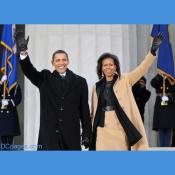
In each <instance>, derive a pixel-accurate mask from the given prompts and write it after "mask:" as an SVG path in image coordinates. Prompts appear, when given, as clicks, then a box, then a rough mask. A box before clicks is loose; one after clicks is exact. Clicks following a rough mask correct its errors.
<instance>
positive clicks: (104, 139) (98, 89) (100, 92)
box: [90, 34, 163, 150]
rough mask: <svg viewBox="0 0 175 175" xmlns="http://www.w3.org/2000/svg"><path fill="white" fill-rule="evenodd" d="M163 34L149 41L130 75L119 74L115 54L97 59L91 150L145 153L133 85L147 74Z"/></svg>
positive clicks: (144, 136)
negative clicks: (140, 151) (148, 45)
mask: <svg viewBox="0 0 175 175" xmlns="http://www.w3.org/2000/svg"><path fill="white" fill-rule="evenodd" d="M162 40H163V35H162V34H158V36H157V37H155V38H154V40H153V42H152V47H151V52H149V53H148V55H147V56H146V57H145V59H144V60H143V62H142V63H141V64H140V65H139V66H138V67H137V68H136V69H134V70H133V71H132V72H130V73H127V74H122V75H121V73H120V64H119V60H118V58H117V56H116V55H113V54H110V53H104V54H102V55H101V56H100V58H99V59H98V65H97V74H98V77H99V79H100V81H99V82H97V83H96V84H95V86H94V88H93V94H92V116H93V137H92V142H91V147H90V150H130V149H131V150H147V149H148V141H147V137H146V134H145V129H144V126H143V123H142V120H141V116H140V113H139V110H138V108H137V105H136V102H135V100H134V96H133V94H132V86H133V85H134V84H135V83H136V82H137V81H138V80H139V79H140V78H141V77H142V76H143V75H145V74H146V73H147V71H148V69H149V67H150V66H151V64H152V62H153V61H154V59H155V56H156V51H157V49H158V48H159V46H160V45H161V43H162Z"/></svg>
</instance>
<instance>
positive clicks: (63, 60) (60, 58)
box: [52, 53, 69, 74]
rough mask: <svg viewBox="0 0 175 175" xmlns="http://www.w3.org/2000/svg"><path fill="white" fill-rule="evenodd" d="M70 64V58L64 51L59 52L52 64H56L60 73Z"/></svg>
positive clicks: (55, 66) (56, 68)
mask: <svg viewBox="0 0 175 175" xmlns="http://www.w3.org/2000/svg"><path fill="white" fill-rule="evenodd" d="M68 64H69V60H68V58H67V56H66V55H65V54H64V53H57V54H56V55H55V57H54V60H53V61H52V65H53V66H54V68H55V70H56V71H57V72H59V73H60V74H63V73H65V72H66V70H67V67H68Z"/></svg>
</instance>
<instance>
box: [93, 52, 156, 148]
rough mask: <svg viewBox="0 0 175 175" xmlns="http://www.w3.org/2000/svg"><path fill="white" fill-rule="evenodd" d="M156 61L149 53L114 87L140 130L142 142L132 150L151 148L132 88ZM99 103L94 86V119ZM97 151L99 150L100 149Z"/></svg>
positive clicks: (120, 101) (122, 76)
mask: <svg viewBox="0 0 175 175" xmlns="http://www.w3.org/2000/svg"><path fill="white" fill-rule="evenodd" d="M154 59H155V57H154V56H153V55H152V54H151V53H150V52H149V53H148V55H147V56H146V57H145V59H144V60H143V61H142V62H141V64H140V65H139V66H138V67H136V68H135V69H134V70H133V71H131V72H129V73H125V74H122V75H121V78H120V79H118V80H117V81H116V82H115V84H114V87H113V89H114V93H115V95H116V97H117V99H118V101H119V103H120V105H121V107H122V108H123V110H124V111H125V113H126V115H127V116H128V118H129V119H130V121H131V122H132V123H133V124H134V126H135V127H136V128H137V129H138V131H139V132H140V133H141V135H142V138H141V139H140V141H139V142H137V143H136V144H135V145H134V146H132V148H131V150H147V149H148V147H149V146H148V141H147V137H146V133H145V129H144V126H143V123H142V120H141V116H140V113H139V110H138V108H137V105H136V102H135V99H134V96H133V93H132V86H133V85H134V84H135V83H136V82H137V81H138V80H139V79H140V78H141V77H142V76H144V75H145V74H146V73H147V71H148V69H149V68H150V66H151V64H152V63H153V61H154ZM97 103H98V98H97V94H96V87H95V86H94V87H93V93H92V116H93V118H94V116H95V113H96V109H97ZM105 122H106V119H105ZM105 125H106V124H105ZM104 128H105V126H104ZM121 128H122V127H121ZM98 129H102V128H100V127H98V128H97V140H99V139H100V137H98ZM122 129H123V128H122ZM112 131H113V132H115V131H114V130H111V132H112ZM118 133H120V132H118ZM119 137H120V136H119ZM98 138H99V139H98ZM99 141H100V140H99ZM99 144H100V142H99V143H97V141H96V146H98V145H99ZM126 144H127V142H126ZM119 145H120V144H119ZM122 145H123V143H121V148H119V150H122V149H125V147H126V146H124V147H123V146H122ZM96 149H97V150H98V148H96Z"/></svg>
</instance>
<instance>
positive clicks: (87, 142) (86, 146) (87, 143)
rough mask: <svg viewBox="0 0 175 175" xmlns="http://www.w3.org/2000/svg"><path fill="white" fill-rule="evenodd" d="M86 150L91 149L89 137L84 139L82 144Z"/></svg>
mask: <svg viewBox="0 0 175 175" xmlns="http://www.w3.org/2000/svg"><path fill="white" fill-rule="evenodd" d="M81 144H82V145H83V146H84V147H85V148H86V149H87V148H89V146H90V145H89V144H90V140H89V138H88V137H83V138H82V143H81Z"/></svg>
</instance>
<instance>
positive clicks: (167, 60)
mask: <svg viewBox="0 0 175 175" xmlns="http://www.w3.org/2000/svg"><path fill="white" fill-rule="evenodd" d="M159 32H162V33H163V34H164V40H163V42H162V44H161V46H160V48H159V53H158V61H157V68H158V70H159V71H161V72H162V73H164V74H165V75H166V76H167V77H168V78H169V79H170V80H171V82H174V81H175V72H174V60H173V51H172V47H171V43H170V38H169V37H170V35H169V25H168V24H166V25H153V28H152V32H151V36H152V37H155V36H157V35H158V33H159Z"/></svg>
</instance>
